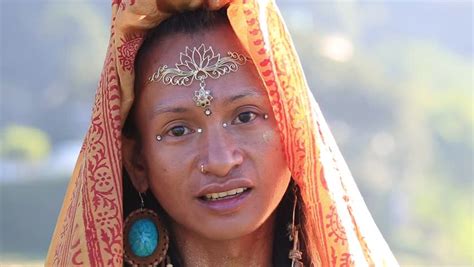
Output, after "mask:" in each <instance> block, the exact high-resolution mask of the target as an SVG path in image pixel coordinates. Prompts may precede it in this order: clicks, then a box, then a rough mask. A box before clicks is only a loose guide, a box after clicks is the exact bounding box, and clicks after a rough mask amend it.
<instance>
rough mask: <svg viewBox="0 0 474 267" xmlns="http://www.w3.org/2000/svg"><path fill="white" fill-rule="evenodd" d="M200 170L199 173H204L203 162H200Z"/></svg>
mask: <svg viewBox="0 0 474 267" xmlns="http://www.w3.org/2000/svg"><path fill="white" fill-rule="evenodd" d="M200 171H201V173H206V170H204V164H201V166H200Z"/></svg>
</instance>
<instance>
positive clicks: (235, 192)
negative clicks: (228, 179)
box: [202, 187, 249, 201]
mask: <svg viewBox="0 0 474 267" xmlns="http://www.w3.org/2000/svg"><path fill="white" fill-rule="evenodd" d="M247 190H249V189H248V188H247V187H239V188H237V189H231V190H229V191H226V192H219V193H212V194H206V195H205V196H204V197H202V199H204V200H210V201H216V200H220V199H227V198H231V197H235V196H238V195H240V194H242V193H243V192H245V191H247Z"/></svg>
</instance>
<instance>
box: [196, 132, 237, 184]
mask: <svg viewBox="0 0 474 267" xmlns="http://www.w3.org/2000/svg"><path fill="white" fill-rule="evenodd" d="M203 149H204V151H205V152H204V155H205V159H204V165H205V170H206V173H207V174H212V175H215V176H217V177H225V176H227V175H228V174H229V173H230V172H231V171H232V170H233V169H234V168H236V167H237V166H239V165H241V164H242V162H243V160H244V157H243V154H242V151H241V150H240V149H239V146H238V143H236V142H235V139H234V138H233V137H232V136H231V134H230V133H228V132H227V130H226V129H224V128H222V129H210V130H209V131H207V134H206V144H204V148H203Z"/></svg>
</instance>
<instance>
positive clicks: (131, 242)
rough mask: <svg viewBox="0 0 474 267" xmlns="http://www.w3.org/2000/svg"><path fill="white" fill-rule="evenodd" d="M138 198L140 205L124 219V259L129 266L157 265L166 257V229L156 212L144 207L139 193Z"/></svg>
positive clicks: (167, 240) (167, 241) (167, 238)
mask: <svg viewBox="0 0 474 267" xmlns="http://www.w3.org/2000/svg"><path fill="white" fill-rule="evenodd" d="M140 199H141V201H142V203H141V207H140V208H139V209H137V210H135V211H133V212H132V213H130V214H129V215H128V216H127V218H126V219H125V221H124V227H123V238H124V241H123V248H124V255H123V256H124V260H125V261H126V262H128V263H129V264H130V265H131V266H158V264H159V263H160V262H162V261H163V260H165V259H166V253H167V251H168V244H169V236H168V231H167V230H166V227H165V225H164V224H163V222H162V221H161V219H160V218H159V217H158V214H156V213H155V212H154V211H153V210H150V209H146V208H144V202H143V198H142V197H141V194H140ZM165 261H166V260H165Z"/></svg>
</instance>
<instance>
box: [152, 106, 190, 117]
mask: <svg viewBox="0 0 474 267" xmlns="http://www.w3.org/2000/svg"><path fill="white" fill-rule="evenodd" d="M189 111H190V109H189V108H184V107H166V106H162V105H159V106H158V107H157V108H155V109H154V110H153V111H152V112H151V114H150V116H149V118H150V119H152V118H154V117H155V116H158V115H161V114H165V113H177V114H181V113H186V112H189Z"/></svg>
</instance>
